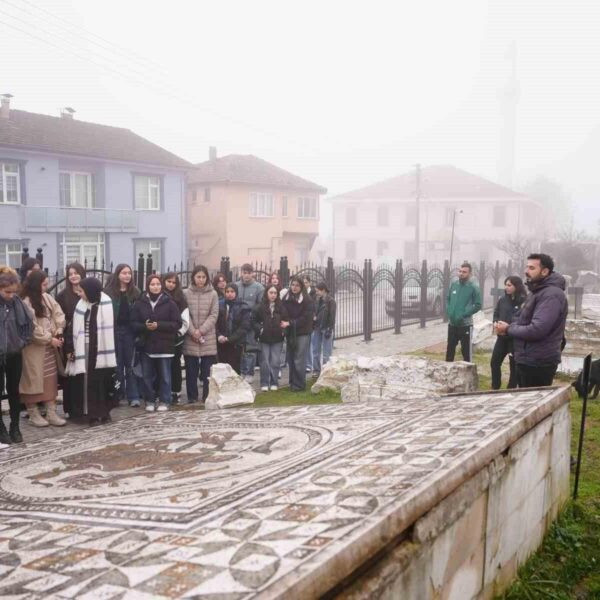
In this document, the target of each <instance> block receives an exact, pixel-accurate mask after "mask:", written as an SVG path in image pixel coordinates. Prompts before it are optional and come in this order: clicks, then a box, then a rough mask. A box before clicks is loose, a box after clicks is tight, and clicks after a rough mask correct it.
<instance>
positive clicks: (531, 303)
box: [507, 273, 568, 367]
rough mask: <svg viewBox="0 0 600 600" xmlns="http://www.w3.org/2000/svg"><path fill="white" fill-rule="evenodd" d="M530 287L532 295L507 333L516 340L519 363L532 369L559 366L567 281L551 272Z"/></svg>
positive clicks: (516, 356) (566, 309)
mask: <svg viewBox="0 0 600 600" xmlns="http://www.w3.org/2000/svg"><path fill="white" fill-rule="evenodd" d="M527 287H528V288H529V290H530V291H531V294H529V296H528V297H527V300H526V301H525V304H523V308H521V312H520V314H519V316H518V317H517V319H516V320H515V321H513V323H512V324H511V325H510V326H509V328H508V331H507V333H508V335H510V336H511V337H512V338H513V340H514V357H515V362H516V363H517V364H520V365H528V366H531V367H549V366H555V365H558V363H560V354H561V345H562V340H563V336H564V333H565V323H566V320H567V312H568V302H567V296H566V295H565V278H564V277H563V276H562V275H561V274H560V273H550V275H548V277H545V278H544V279H542V280H541V281H538V282H534V283H530V284H528V285H527Z"/></svg>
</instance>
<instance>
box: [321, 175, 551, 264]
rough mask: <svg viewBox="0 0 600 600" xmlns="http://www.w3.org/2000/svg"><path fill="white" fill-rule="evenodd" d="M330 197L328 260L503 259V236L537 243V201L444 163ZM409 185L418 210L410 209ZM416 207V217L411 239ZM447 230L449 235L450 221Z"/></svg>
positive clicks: (540, 212) (540, 218) (543, 225)
mask: <svg viewBox="0 0 600 600" xmlns="http://www.w3.org/2000/svg"><path fill="white" fill-rule="evenodd" d="M419 179H420V183H419V184H418V183H417V174H416V172H415V171H413V172H410V173H406V174H404V175H400V176H399V177H394V178H391V179H387V180H385V181H381V182H379V183H376V184H374V185H371V186H368V187H365V188H362V189H359V190H355V191H352V192H348V193H346V194H341V195H339V196H335V197H334V198H331V199H330V200H329V201H330V202H331V203H332V204H333V257H334V261H335V262H344V261H362V260H363V259H365V258H371V259H373V260H374V261H375V262H387V261H390V260H394V261H395V260H396V259H397V258H399V259H403V260H404V262H405V263H407V264H412V263H415V262H416V260H417V259H419V260H423V259H425V258H426V259H427V260H428V261H430V262H431V263H440V264H441V263H442V262H443V261H444V260H446V259H448V258H449V255H450V246H451V244H452V247H453V258H452V262H453V263H457V262H458V261H461V260H470V261H473V262H477V261H480V260H485V261H495V260H500V261H501V262H504V261H506V260H508V257H507V255H506V254H505V252H503V251H502V250H501V249H500V247H499V246H500V245H502V243H503V242H505V241H506V240H507V239H519V240H533V241H534V244H537V243H539V242H540V241H541V240H542V239H543V236H544V231H548V227H549V226H548V224H547V222H546V221H545V215H544V209H543V207H542V206H541V205H540V204H539V202H537V201H535V200H533V199H531V198H529V197H528V196H525V195H524V194H520V193H518V192H515V191H513V190H511V189H508V188H506V187H503V186H501V185H498V184H496V183H493V182H491V181H488V180H486V179H483V178H482V177H479V176H477V175H473V174H471V173H467V172H466V171H463V170H461V169H457V168H456V167H452V166H431V167H425V168H423V169H421V171H420V177H419ZM417 189H419V198H420V199H419V210H418V211H417V200H416V196H417ZM417 212H418V213H419V221H420V227H419V232H420V240H419V252H418V256H417V247H416V224H417ZM453 221H454V238H453V242H452V224H453Z"/></svg>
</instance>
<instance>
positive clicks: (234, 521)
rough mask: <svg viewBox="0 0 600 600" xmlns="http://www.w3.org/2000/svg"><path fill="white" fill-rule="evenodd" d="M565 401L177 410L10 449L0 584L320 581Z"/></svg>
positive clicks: (0, 481)
mask: <svg viewBox="0 0 600 600" xmlns="http://www.w3.org/2000/svg"><path fill="white" fill-rule="evenodd" d="M566 401H567V396H566V394H565V393H564V392H563V391H562V390H556V389H544V390H532V391H524V392H514V393H496V394H479V395H465V396H456V397H446V398H442V399H440V400H422V399H419V400H418V401H403V402H402V403H395V404H394V403H369V404H362V405H322V406H303V407H290V408H264V409H232V410H227V411H219V412H202V411H197V412H190V411H181V412H172V413H167V414H164V415H161V414H155V415H148V416H146V415H143V416H140V417H135V418H132V419H127V420H125V421H121V422H119V423H115V424H112V425H110V426H107V427H99V428H94V429H91V430H86V431H78V432H73V433H70V434H67V435H65V436H63V437H62V438H55V439H51V440H44V441H42V442H38V443H35V444H30V445H28V446H27V447H20V448H19V447H18V446H13V447H11V449H10V450H3V451H2V453H1V454H0V459H2V460H1V462H0V596H6V595H22V596H21V597H24V598H41V597H44V598H47V597H55V598H71V597H75V596H77V597H78V598H79V597H81V598H99V597H102V598H174V597H197V598H217V597H218V598H231V599H238V598H240V599H241V598H251V597H254V596H257V595H263V594H264V595H265V597H279V596H280V597H286V596H287V597H290V594H292V593H293V596H294V597H307V596H312V595H318V594H320V593H323V592H324V591H326V590H327V589H329V588H330V587H331V586H332V585H335V583H337V582H338V581H339V580H340V579H341V578H343V577H344V576H345V575H347V574H348V573H349V572H351V571H352V570H353V569H354V568H356V567H357V566H358V565H360V564H361V561H363V560H365V559H366V558H367V557H368V556H369V555H372V554H373V553H374V552H376V551H377V550H378V549H379V548H381V547H382V546H383V545H385V543H387V541H389V540H390V539H392V538H393V537H394V536H396V535H398V534H399V533H400V532H401V531H402V527H405V526H408V525H409V524H410V523H411V522H413V521H414V520H415V518H417V517H418V516H419V514H423V513H424V512H426V510H428V508H430V506H429V505H431V503H435V502H437V501H439V499H440V498H437V499H436V498H435V494H433V493H432V490H438V489H443V490H445V492H444V493H445V494H447V493H449V491H451V489H454V487H456V486H458V485H459V484H460V483H461V482H462V481H463V480H464V479H466V478H468V477H469V476H470V475H472V474H473V473H474V472H476V471H477V470H479V469H480V468H481V467H482V466H483V465H484V464H487V463H486V462H485V461H488V462H489V460H491V458H493V456H495V455H497V454H498V453H500V452H501V451H502V450H503V449H504V448H505V447H507V446H508V445H510V444H511V443H512V442H513V441H514V440H515V439H518V437H520V436H521V435H523V433H525V431H527V430H529V429H530V428H531V427H533V426H534V425H535V424H536V423H537V422H539V421H540V420H541V419H543V418H544V417H545V416H547V415H549V414H551V412H553V411H554V410H556V408H557V407H558V406H560V405H561V404H563V403H565V402H566ZM127 452H129V454H127ZM153 461H154V462H153ZM427 490H428V491H427ZM419 511H420V512H419ZM411 519H412V520H411Z"/></svg>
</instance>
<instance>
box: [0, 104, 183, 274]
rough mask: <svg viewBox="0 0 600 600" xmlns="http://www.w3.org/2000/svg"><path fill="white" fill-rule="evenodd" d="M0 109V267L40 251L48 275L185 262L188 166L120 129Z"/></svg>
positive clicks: (66, 113) (68, 115) (69, 112)
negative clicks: (87, 264) (69, 269)
mask: <svg viewBox="0 0 600 600" xmlns="http://www.w3.org/2000/svg"><path fill="white" fill-rule="evenodd" d="M74 112H75V111H74V110H73V109H70V108H66V109H64V110H63V111H62V115H61V116H60V117H51V116H48V115H42V114H37V113H30V112H25V111H22V110H14V109H12V108H11V107H10V95H8V94H7V95H4V96H2V98H1V107H0V264H9V265H12V266H18V265H19V264H20V262H21V252H22V249H23V248H25V247H29V248H30V250H34V249H35V248H38V247H42V248H43V251H44V259H45V262H44V266H45V267H48V268H49V269H50V270H51V271H53V270H55V269H62V268H63V267H64V266H65V265H66V264H67V263H69V262H72V261H75V260H77V261H80V262H83V261H84V260H86V259H87V260H88V261H91V260H93V259H94V258H96V259H97V260H98V261H101V260H102V259H104V260H105V261H106V262H107V263H110V262H111V261H113V262H128V263H130V264H133V263H134V261H135V260H136V257H137V256H138V255H139V253H140V252H143V253H144V254H147V253H151V254H152V258H153V264H154V268H156V269H157V270H158V271H161V270H165V269H166V267H167V266H169V265H173V264H175V263H179V262H180V261H182V260H185V257H186V244H185V239H186V235H185V234H186V231H185V225H184V219H185V172H186V170H187V169H189V168H190V166H191V165H190V164H189V163H188V162H187V161H185V160H183V159H182V158H179V157H178V156H176V155H174V154H172V153H171V152H168V151H167V150H165V149H163V148H161V147H160V146H157V145H156V144H153V143H152V142H150V141H148V140H146V139H144V138H142V137H140V136H139V135H136V134H135V133H133V132H132V131H130V130H128V129H122V128H119V127H109V126H106V125H98V124H96V123H86V122H83V121H78V120H77V119H75V118H74V115H73V113H74Z"/></svg>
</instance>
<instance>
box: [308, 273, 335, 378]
mask: <svg viewBox="0 0 600 600" xmlns="http://www.w3.org/2000/svg"><path fill="white" fill-rule="evenodd" d="M316 290H317V306H316V315H315V330H314V331H313V339H312V355H313V373H314V374H315V375H317V376H318V375H319V373H320V372H321V352H323V363H322V364H326V363H327V361H328V360H329V359H330V358H331V353H332V352H333V331H334V329H335V313H336V309H337V306H336V303H335V300H334V299H333V298H332V297H331V296H330V294H329V289H328V288H327V285H326V284H325V283H324V282H322V281H321V282H319V283H317V286H316Z"/></svg>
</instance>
